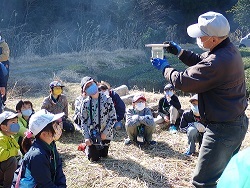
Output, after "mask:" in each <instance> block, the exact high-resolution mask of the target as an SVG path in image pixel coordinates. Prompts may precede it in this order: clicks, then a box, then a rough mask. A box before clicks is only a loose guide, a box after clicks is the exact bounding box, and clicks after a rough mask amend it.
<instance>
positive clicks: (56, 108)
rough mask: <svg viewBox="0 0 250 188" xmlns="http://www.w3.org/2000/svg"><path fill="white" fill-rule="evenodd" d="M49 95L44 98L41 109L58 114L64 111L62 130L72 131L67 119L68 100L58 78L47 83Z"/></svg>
mask: <svg viewBox="0 0 250 188" xmlns="http://www.w3.org/2000/svg"><path fill="white" fill-rule="evenodd" d="M49 87H50V95H49V96H47V97H46V98H44V100H43V103H42V107H41V109H46V110H47V111H49V112H50V113H53V114H58V113H62V112H64V114H65V115H64V117H63V130H64V131H66V132H74V131H75V127H74V125H73V123H72V122H71V121H70V120H69V119H68V115H69V113H68V100H67V97H66V95H64V94H63V88H64V87H65V86H64V85H63V84H62V82H61V81H60V80H55V81H53V82H51V83H50V84H49Z"/></svg>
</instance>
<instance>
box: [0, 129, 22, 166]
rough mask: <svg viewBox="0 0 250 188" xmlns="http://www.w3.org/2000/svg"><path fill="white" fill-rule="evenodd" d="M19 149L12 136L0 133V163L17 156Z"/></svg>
mask: <svg viewBox="0 0 250 188" xmlns="http://www.w3.org/2000/svg"><path fill="white" fill-rule="evenodd" d="M19 149H20V147H19V145H18V143H17V142H16V140H15V139H14V137H13V136H6V135H4V134H3V133H2V131H0V162H3V161H6V160H7V159H9V158H10V157H13V156H17V153H18V150H19Z"/></svg>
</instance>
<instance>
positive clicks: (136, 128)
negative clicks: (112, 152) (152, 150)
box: [124, 94, 156, 145]
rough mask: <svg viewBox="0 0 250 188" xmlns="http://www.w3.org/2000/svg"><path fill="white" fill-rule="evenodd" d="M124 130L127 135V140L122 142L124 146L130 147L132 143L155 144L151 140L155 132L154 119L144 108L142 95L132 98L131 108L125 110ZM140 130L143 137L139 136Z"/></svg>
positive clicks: (147, 109)
mask: <svg viewBox="0 0 250 188" xmlns="http://www.w3.org/2000/svg"><path fill="white" fill-rule="evenodd" d="M125 128H126V132H127V134H128V138H127V139H125V141H124V144H125V145H130V144H131V143H132V142H137V143H138V144H144V143H148V144H150V145H154V144H156V142H155V141H154V140H152V134H153V132H154V130H155V123H154V118H153V115H152V112H151V110H150V109H149V108H147V107H146V98H145V97H144V96H143V95H142V94H136V95H135V96H134V97H133V100H132V108H129V109H127V112H126V123H125ZM141 129H142V130H143V135H141Z"/></svg>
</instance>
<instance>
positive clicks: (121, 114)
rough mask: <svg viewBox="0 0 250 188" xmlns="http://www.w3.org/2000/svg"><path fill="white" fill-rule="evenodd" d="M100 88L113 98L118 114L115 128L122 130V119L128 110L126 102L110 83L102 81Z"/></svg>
mask: <svg viewBox="0 0 250 188" xmlns="http://www.w3.org/2000/svg"><path fill="white" fill-rule="evenodd" d="M98 88H99V91H101V92H102V93H104V94H106V95H107V96H110V97H111V98H112V101H113V103H114V106H115V111H116V116H117V122H116V123H115V125H114V128H115V129H116V130H120V129H121V128H122V126H123V125H122V120H123V118H124V114H125V111H126V106H125V103H124V102H123V100H122V99H121V98H120V96H119V95H118V94H117V93H116V92H115V91H113V90H111V89H110V85H109V84H108V83H107V82H104V81H101V83H100V84H99V86H98Z"/></svg>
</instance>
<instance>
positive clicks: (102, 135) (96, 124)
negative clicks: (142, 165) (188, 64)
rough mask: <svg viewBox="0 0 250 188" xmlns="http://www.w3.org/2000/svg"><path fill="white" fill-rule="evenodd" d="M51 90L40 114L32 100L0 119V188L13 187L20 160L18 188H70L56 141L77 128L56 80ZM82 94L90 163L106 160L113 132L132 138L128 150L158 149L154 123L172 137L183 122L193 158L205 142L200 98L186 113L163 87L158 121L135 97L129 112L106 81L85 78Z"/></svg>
mask: <svg viewBox="0 0 250 188" xmlns="http://www.w3.org/2000/svg"><path fill="white" fill-rule="evenodd" d="M49 87H50V95H49V96H48V97H46V98H45V99H44V101H43V103H42V105H41V110H40V111H38V112H34V109H33V105H32V103H31V102H30V101H22V100H21V101H19V102H18V103H17V105H16V113H14V112H10V111H4V112H3V113H1V114H0V156H1V157H0V169H1V171H0V185H1V186H3V187H11V185H12V184H13V176H14V172H15V171H16V170H17V162H18V161H17V157H16V156H18V155H24V157H23V159H22V163H21V166H20V167H19V169H18V170H19V173H18V176H17V178H16V179H15V181H16V185H17V186H18V187H35V186H37V187H40V186H41V187H53V186H54V185H55V186H60V187H66V178H65V175H64V174H63V171H62V162H61V159H60V157H59V154H58V152H57V149H56V145H55V141H56V140H58V139H59V138H60V136H61V134H62V131H63V130H64V131H67V132H73V131H74V130H75V126H74V125H73V123H72V122H71V121H70V120H69V118H68V101H67V97H66V96H65V95H64V94H63V88H64V85H63V84H62V82H61V81H53V82H51V83H50V85H49ZM81 92H82V95H81V96H80V97H78V98H77V99H76V102H75V104H76V106H75V114H74V117H73V121H74V123H75V125H78V126H79V127H80V128H79V129H81V130H82V133H83V137H84V142H83V145H84V150H85V153H86V156H87V157H88V159H89V160H90V161H98V160H99V159H100V158H101V157H107V155H108V150H109V145H110V141H111V140H112V139H113V128H115V129H116V130H121V129H122V127H123V126H124V127H125V129H126V132H127V135H128V138H127V139H125V142H124V143H125V145H129V144H132V143H136V144H139V145H142V144H145V145H146V144H149V145H154V144H156V141H154V140H153V139H152V134H153V132H154V130H155V127H156V124H159V123H166V124H169V125H170V132H171V133H176V132H177V129H178V126H177V125H178V121H177V120H178V119H180V130H181V131H183V132H186V133H187V135H188V143H189V148H188V150H187V151H186V153H185V154H186V155H192V154H194V153H195V143H196V142H201V139H202V133H203V132H204V131H205V127H204V126H203V124H202V122H201V120H200V117H199V111H198V98H197V95H194V96H192V98H191V99H190V104H191V108H190V110H188V111H185V112H184V113H183V114H182V111H181V104H180V102H179V99H178V97H177V96H176V95H175V92H174V88H173V86H172V85H171V84H167V85H166V86H165V87H164V93H165V95H164V97H163V98H162V99H160V100H159V107H158V112H159V113H158V114H159V115H158V116H157V117H156V118H154V117H153V114H152V111H151V109H150V108H148V107H147V106H146V98H145V96H144V95H142V94H136V95H134V97H133V99H132V105H131V107H129V108H128V109H127V110H126V106H125V103H124V102H123V101H122V99H121V98H120V96H119V95H118V94H117V93H116V92H115V91H113V90H112V89H111V88H110V85H109V84H108V83H106V82H100V83H98V82H96V81H95V80H94V79H93V78H91V77H89V76H86V77H84V78H83V79H82V80H81ZM124 119H125V125H123V124H124ZM41 174H43V176H41Z"/></svg>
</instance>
